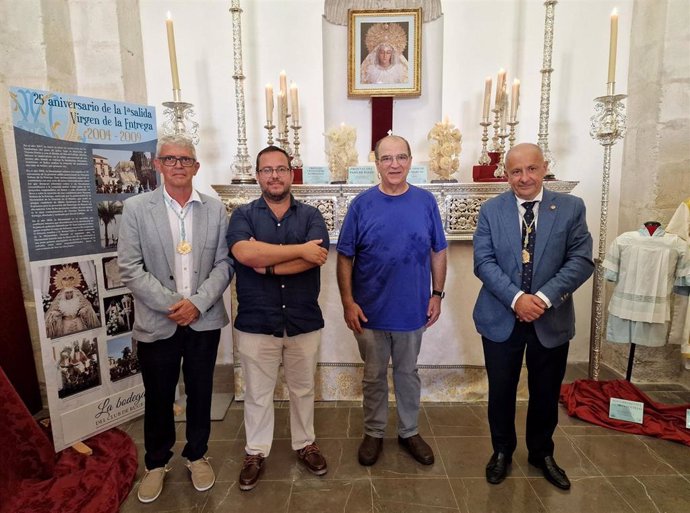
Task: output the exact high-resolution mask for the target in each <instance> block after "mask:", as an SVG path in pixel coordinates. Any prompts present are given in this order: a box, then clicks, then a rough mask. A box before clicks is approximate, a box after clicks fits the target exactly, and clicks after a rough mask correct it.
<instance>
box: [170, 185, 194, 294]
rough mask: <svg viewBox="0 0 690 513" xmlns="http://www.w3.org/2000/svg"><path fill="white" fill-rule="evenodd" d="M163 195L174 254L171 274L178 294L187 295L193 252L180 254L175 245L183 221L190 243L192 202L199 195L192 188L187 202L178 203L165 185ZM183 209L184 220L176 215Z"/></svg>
mask: <svg viewBox="0 0 690 513" xmlns="http://www.w3.org/2000/svg"><path fill="white" fill-rule="evenodd" d="M163 196H164V197H165V205H166V207H167V211H168V221H169V222H170V231H171V232H172V239H173V254H174V255H175V269H174V270H173V274H174V276H175V285H176V286H177V292H178V294H180V295H182V296H183V297H189V296H191V295H192V273H193V272H194V259H193V257H192V254H193V252H192V251H190V252H189V253H187V254H186V255H181V254H180V253H178V252H177V245H178V243H179V242H180V238H181V237H180V232H181V229H180V228H181V224H182V223H183V222H184V231H185V240H186V241H187V242H189V243H190V244H192V241H193V238H192V237H193V233H192V226H193V222H192V221H193V214H194V203H201V197H199V193H198V192H196V190H192V195H191V196H190V197H189V199H188V200H187V203H185V204H184V205H180V204H179V203H178V202H177V201H175V200H174V199H173V198H172V197H171V196H170V195H169V194H168V191H166V190H165V187H163ZM185 210H186V212H187V213H186V215H185V216H184V221H181V220H180V218H179V217H178V215H179V216H182V215H183V212H184V211H185Z"/></svg>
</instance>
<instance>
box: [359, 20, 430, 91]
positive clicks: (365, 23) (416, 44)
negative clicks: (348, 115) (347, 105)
mask: <svg viewBox="0 0 690 513" xmlns="http://www.w3.org/2000/svg"><path fill="white" fill-rule="evenodd" d="M421 43H422V9H421V8H419V9H400V10H397V11H394V10H385V11H369V10H351V11H349V19H348V66H347V81H348V88H347V90H348V96H419V95H420V94H422V60H421V55H422V52H421Z"/></svg>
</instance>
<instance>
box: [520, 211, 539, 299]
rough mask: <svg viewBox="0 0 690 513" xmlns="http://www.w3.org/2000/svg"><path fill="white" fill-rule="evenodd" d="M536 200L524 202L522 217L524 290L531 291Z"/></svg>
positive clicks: (535, 236) (535, 233) (535, 231)
mask: <svg viewBox="0 0 690 513" xmlns="http://www.w3.org/2000/svg"><path fill="white" fill-rule="evenodd" d="M535 204H536V201H526V202H524V203H523V204H522V206H523V207H524V208H525V215H524V216H523V218H522V287H521V288H522V290H523V291H524V292H526V293H528V294H529V293H530V292H531V291H532V290H531V289H532V266H533V265H534V242H535V240H536V238H537V230H536V228H535V226H534V210H533V208H534V205H535Z"/></svg>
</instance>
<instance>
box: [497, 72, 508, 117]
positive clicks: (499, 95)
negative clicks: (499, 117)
mask: <svg viewBox="0 0 690 513" xmlns="http://www.w3.org/2000/svg"><path fill="white" fill-rule="evenodd" d="M505 82H506V71H505V70H504V69H503V68H501V69H500V70H498V79H497V80H496V108H497V109H500V108H501V101H502V100H503V87H504V86H505Z"/></svg>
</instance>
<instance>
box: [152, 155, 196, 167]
mask: <svg viewBox="0 0 690 513" xmlns="http://www.w3.org/2000/svg"><path fill="white" fill-rule="evenodd" d="M158 160H160V161H161V162H162V163H163V165H164V166H165V167H175V165H176V164H177V163H178V162H179V163H180V164H181V165H182V167H192V166H193V165H194V164H195V163H196V159H194V158H192V157H174V156H173V155H164V156H162V157H158Z"/></svg>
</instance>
